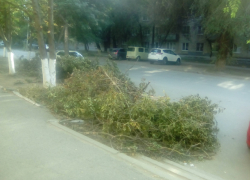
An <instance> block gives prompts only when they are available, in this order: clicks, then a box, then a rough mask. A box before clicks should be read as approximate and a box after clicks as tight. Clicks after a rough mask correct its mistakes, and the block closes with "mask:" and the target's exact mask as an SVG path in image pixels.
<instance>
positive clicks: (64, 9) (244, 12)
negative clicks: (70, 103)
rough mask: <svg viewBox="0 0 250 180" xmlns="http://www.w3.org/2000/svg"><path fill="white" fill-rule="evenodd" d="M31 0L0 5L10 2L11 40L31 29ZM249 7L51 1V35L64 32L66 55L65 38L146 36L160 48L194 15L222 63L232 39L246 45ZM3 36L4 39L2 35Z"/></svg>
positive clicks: (219, 0)
mask: <svg viewBox="0 0 250 180" xmlns="http://www.w3.org/2000/svg"><path fill="white" fill-rule="evenodd" d="M31 2H33V1H32V0H1V2H0V3H2V4H5V5H4V6H3V5H2V6H1V7H0V8H4V7H7V6H6V5H8V6H9V7H10V8H11V12H13V13H12V14H11V18H12V21H11V24H12V25H11V30H12V31H11V36H10V35H8V37H11V39H13V37H14V38H17V39H18V38H19V39H20V40H21V39H25V37H26V32H27V28H28V26H27V25H28V24H29V29H30V30H34V29H35V27H36V26H35V21H34V17H36V16H34V12H33V8H34V7H33V6H32V3H31ZM37 2H38V4H39V8H40V15H41V17H40V18H41V25H42V27H43V30H42V34H43V36H44V42H46V43H48V38H49V36H48V35H49V34H48V32H49V26H48V24H49V21H48V19H49V17H48V7H49V5H48V0H37ZM249 6H250V3H249V0H137V1H134V0H102V1H100V0H91V1H90V0H54V11H53V12H54V16H55V18H54V21H53V24H54V25H55V30H54V35H55V38H56V39H57V41H58V42H59V41H60V40H61V39H62V37H63V35H64V49H65V52H66V54H67V52H68V49H69V47H68V43H69V42H74V43H75V44H76V45H77V43H78V42H82V43H84V44H88V43H89V42H95V43H96V44H97V47H98V45H99V43H103V45H104V47H105V50H107V48H110V47H111V46H113V47H117V46H121V45H126V46H128V45H139V46H145V44H144V43H145V40H146V39H149V35H150V36H151V37H150V38H151V40H150V42H151V47H154V44H155V43H154V42H155V41H156V40H155V39H157V41H158V42H159V46H161V45H162V44H164V43H166V41H167V37H168V35H169V34H170V33H175V34H178V33H180V32H181V30H182V26H183V25H184V23H183V22H186V20H187V19H188V18H191V19H192V18H196V19H198V20H200V21H201V23H202V28H203V30H204V35H205V36H206V39H207V40H208V41H209V42H210V43H212V42H216V43H217V44H218V47H219V51H218V58H217V65H218V66H221V67H222V66H224V65H225V62H226V59H227V57H228V55H229V54H232V49H233V43H234V40H235V39H237V38H239V37H240V38H241V39H243V40H244V41H245V42H248V43H250V23H249V22H250V7H249ZM5 9H6V8H5ZM6 10H7V9H6ZM18 10H19V11H18ZM3 12H6V11H3V10H2V11H1V12H0V22H1V23H0V27H2V29H3V31H2V32H7V31H6V30H5V28H8V27H7V26H6V25H7V24H6V23H5V22H8V21H6V18H8V16H6V13H3ZM7 14H8V13H7ZM194 15H196V16H194ZM9 17H10V16H9ZM28 17H29V18H28ZM28 21H29V23H28ZM26 22H27V23H26ZM51 23H52V22H50V24H51ZM0 30H1V29H0ZM8 32H9V31H8ZM147 32H150V33H147ZM2 34H3V33H2ZM30 34H32V33H30ZM5 37H7V36H6V35H5ZM31 37H32V36H29V38H30V39H32V38H31ZM2 39H6V38H4V37H3V35H2ZM8 42H11V41H6V44H8ZM10 44H11V43H10ZM86 49H87V46H86Z"/></svg>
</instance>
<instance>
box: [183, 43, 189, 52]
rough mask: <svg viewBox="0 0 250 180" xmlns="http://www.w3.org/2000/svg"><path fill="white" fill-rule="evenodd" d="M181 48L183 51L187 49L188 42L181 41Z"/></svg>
mask: <svg viewBox="0 0 250 180" xmlns="http://www.w3.org/2000/svg"><path fill="white" fill-rule="evenodd" d="M182 50H183V51H188V43H183V44H182Z"/></svg>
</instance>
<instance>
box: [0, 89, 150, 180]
mask: <svg viewBox="0 0 250 180" xmlns="http://www.w3.org/2000/svg"><path fill="white" fill-rule="evenodd" d="M53 118H54V117H53V116H52V115H51V114H50V113H49V112H48V111H47V110H46V109H45V108H41V107H37V106H35V105H32V104H31V103H29V102H27V101H25V100H23V99H21V98H19V97H17V96H15V95H14V94H12V93H6V92H4V91H3V90H1V88H0V162H1V163H0V179H1V180H70V179H72V180H78V179H79V180H83V179H84V180H91V179H93V180H98V179H100V180H112V179H114V180H118V179H119V180H128V179H138V180H139V179H140V180H151V179H154V178H153V177H152V175H151V174H147V173H146V172H144V171H142V170H141V169H139V168H136V167H134V166H131V165H130V164H129V163H126V162H124V161H122V160H121V159H119V158H117V157H115V156H113V155H110V154H109V153H108V152H106V151H104V150H102V149H100V148H97V147H95V146H93V145H92V144H90V143H88V142H83V141H81V140H78V139H76V138H75V137H73V136H71V135H69V134H67V133H66V132H65V131H62V130H60V129H58V128H55V127H53V126H52V125H51V124H50V123H48V122H47V121H48V120H50V119H53Z"/></svg>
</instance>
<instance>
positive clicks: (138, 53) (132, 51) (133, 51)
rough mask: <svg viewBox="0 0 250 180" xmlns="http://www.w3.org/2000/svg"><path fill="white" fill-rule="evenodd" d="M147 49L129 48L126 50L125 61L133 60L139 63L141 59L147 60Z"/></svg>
mask: <svg viewBox="0 0 250 180" xmlns="http://www.w3.org/2000/svg"><path fill="white" fill-rule="evenodd" d="M148 53H149V52H148V48H143V47H134V46H129V47H128V49H127V56H126V57H127V59H128V60H130V59H135V60H137V61H140V60H141V59H144V60H147V59H148Z"/></svg>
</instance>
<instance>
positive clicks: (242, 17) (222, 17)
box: [193, 0, 250, 67]
mask: <svg viewBox="0 0 250 180" xmlns="http://www.w3.org/2000/svg"><path fill="white" fill-rule="evenodd" d="M249 7H250V4H249V1H248V0H209V1H208V0H195V1H194V4H193V10H194V11H195V12H196V15H197V16H198V17H200V18H201V21H202V24H203V27H204V30H205V35H206V36H207V38H208V39H209V40H210V41H215V42H217V43H218V45H219V50H218V58H217V63H216V64H217V66H218V67H223V66H224V65H225V63H226V59H227V56H228V55H229V54H231V55H232V50H233V43H234V39H235V38H237V37H239V36H241V37H243V38H245V40H247V39H249V32H250V23H249V22H250V10H249Z"/></svg>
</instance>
